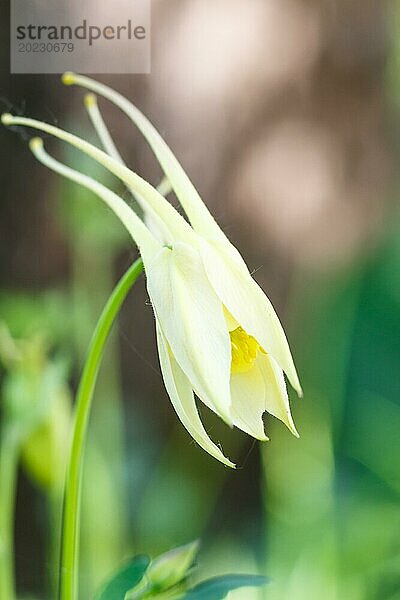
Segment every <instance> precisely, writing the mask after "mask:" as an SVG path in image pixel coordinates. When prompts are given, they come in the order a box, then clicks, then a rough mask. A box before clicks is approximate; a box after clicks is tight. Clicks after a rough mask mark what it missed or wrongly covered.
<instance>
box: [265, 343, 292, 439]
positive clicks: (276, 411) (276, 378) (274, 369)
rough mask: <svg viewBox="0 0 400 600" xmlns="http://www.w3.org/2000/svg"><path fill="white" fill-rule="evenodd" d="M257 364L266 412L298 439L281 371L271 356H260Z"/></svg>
mask: <svg viewBox="0 0 400 600" xmlns="http://www.w3.org/2000/svg"><path fill="white" fill-rule="evenodd" d="M257 363H258V365H259V367H260V370H261V372H262V375H263V377H264V382H265V390H266V394H265V402H266V409H267V411H268V412H269V413H270V414H271V415H273V416H274V417H276V418H277V419H280V420H281V421H282V422H283V423H285V425H287V427H288V428H289V429H290V431H291V432H292V433H293V434H294V435H295V436H296V437H299V434H298V433H297V429H296V426H295V424H294V422H293V418H292V414H291V412H290V406H289V398H288V394H287V389H286V384H285V377H284V375H283V371H282V369H281V368H280V367H279V365H278V363H277V362H276V361H275V360H274V359H273V358H272V356H268V354H260V355H259V356H258V359H257Z"/></svg>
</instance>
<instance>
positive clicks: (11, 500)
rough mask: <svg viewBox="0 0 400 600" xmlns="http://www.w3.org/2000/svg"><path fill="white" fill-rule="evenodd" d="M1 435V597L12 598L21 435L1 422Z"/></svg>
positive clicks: (13, 597) (5, 599) (12, 599)
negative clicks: (15, 509)
mask: <svg viewBox="0 0 400 600" xmlns="http://www.w3.org/2000/svg"><path fill="white" fill-rule="evenodd" d="M0 435H1V441H0V598H2V599H4V600H15V598H16V595H15V581H14V563H13V560H14V557H13V548H14V506H15V491H16V484H17V465H18V453H19V448H20V438H19V436H18V433H17V431H16V429H15V427H13V426H12V425H11V426H9V427H7V426H3V430H2V432H1V434H0Z"/></svg>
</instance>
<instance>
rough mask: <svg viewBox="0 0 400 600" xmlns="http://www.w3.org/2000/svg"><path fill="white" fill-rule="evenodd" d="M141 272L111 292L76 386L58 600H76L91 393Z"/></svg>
mask: <svg viewBox="0 0 400 600" xmlns="http://www.w3.org/2000/svg"><path fill="white" fill-rule="evenodd" d="M142 271H143V262H142V260H141V259H140V258H139V259H138V260H137V261H136V262H135V263H134V264H133V265H132V266H131V267H130V268H129V269H128V271H127V272H126V273H125V275H124V276H123V277H122V278H121V279H120V281H119V282H118V283H117V285H116V287H115V288H114V290H113V292H112V294H111V296H110V297H109V299H108V302H107V304H106V306H105V307H104V309H103V312H102V314H101V316H100V319H99V321H98V323H97V326H96V329H95V331H94V334H93V337H92V340H91V342H90V346H89V351H88V355H87V359H86V362H85V366H84V369H83V373H82V377H81V380H80V382H79V387H78V392H77V397H76V408H75V420H74V427H73V433H72V443H71V450H70V456H69V461H68V466H67V474H66V483H65V495H64V510H63V523H62V542H61V544H62V548H61V568H60V600H77V597H78V567H79V564H78V563H79V531H80V526H79V522H80V501H81V487H82V466H83V453H84V449H85V441H86V433H87V428H88V422H89V415H90V408H91V402H92V397H93V390H94V387H95V384H96V379H97V374H98V371H99V366H100V362H101V359H102V356H103V350H104V346H105V343H106V341H107V337H108V334H109V332H110V330H111V326H112V324H113V322H114V320H115V317H116V316H117V314H118V312H119V309H120V307H121V305H122V303H123V301H124V300H125V298H126V296H127V294H128V292H129V290H130V289H131V287H132V285H133V284H134V283H135V281H136V280H137V279H138V277H139V275H140V274H141V273H142Z"/></svg>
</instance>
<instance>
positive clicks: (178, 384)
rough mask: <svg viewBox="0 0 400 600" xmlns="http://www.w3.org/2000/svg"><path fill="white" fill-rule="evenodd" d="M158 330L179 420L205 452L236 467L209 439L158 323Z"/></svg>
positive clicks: (162, 360) (160, 351)
mask: <svg viewBox="0 0 400 600" xmlns="http://www.w3.org/2000/svg"><path fill="white" fill-rule="evenodd" d="M156 330H157V345H158V354H159V357H160V365H161V371H162V375H163V378H164V383H165V387H166V389H167V392H168V395H169V397H170V399H171V402H172V405H173V407H174V408H175V410H176V413H177V415H178V417H179V419H180V420H181V422H182V424H183V425H184V427H186V429H187V431H188V432H189V433H190V435H191V436H192V438H193V439H194V440H195V441H196V442H197V443H198V444H199V446H201V447H202V448H203V450H205V451H206V452H208V453H209V454H211V456H213V457H214V458H216V459H217V460H219V461H221V462H222V463H224V464H225V465H227V466H228V467H234V466H235V465H234V464H233V463H232V462H231V461H230V460H229V459H228V458H226V457H225V456H224V455H223V454H222V452H221V450H220V449H219V448H218V446H217V445H216V444H214V442H212V441H211V440H210V438H209V437H208V435H207V432H206V430H205V429H204V427H203V424H202V422H201V420H200V417H199V413H198V411H197V407H196V402H195V399H194V395H193V391H192V387H191V385H190V381H189V380H188V378H187V377H186V375H185V374H184V372H183V371H182V369H181V368H180V367H179V365H178V363H177V362H176V360H175V358H174V356H173V354H172V352H171V350H170V349H169V347H168V344H167V341H166V340H165V338H164V336H163V333H162V331H161V329H160V327H159V325H158V323H156Z"/></svg>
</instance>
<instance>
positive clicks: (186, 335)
mask: <svg viewBox="0 0 400 600" xmlns="http://www.w3.org/2000/svg"><path fill="white" fill-rule="evenodd" d="M146 275H147V289H148V292H149V296H150V299H151V302H152V304H153V308H154V312H155V314H156V316H157V318H158V321H159V325H160V327H161V330H162V332H163V334H164V336H165V338H166V340H167V341H168V344H169V346H170V347H171V350H172V352H173V354H174V356H175V358H176V360H177V362H178V364H179V366H180V367H181V369H182V370H183V371H184V373H185V374H186V376H187V377H188V378H189V380H190V382H191V384H192V387H193V389H194V391H195V392H196V394H197V395H198V396H199V398H201V399H202V400H203V399H206V400H207V401H208V402H209V404H210V405H212V406H213V407H214V410H215V411H216V412H217V414H219V415H220V417H221V418H223V419H224V420H225V421H226V422H227V423H228V424H230V425H231V424H232V419H231V416H230V407H231V398H230V388H229V379H230V365H231V348H230V338H229V333H228V330H227V327H226V322H225V317H224V314H223V309H222V304H221V302H220V300H219V299H218V297H217V295H216V294H215V293H214V290H213V289H212V287H211V285H210V283H209V281H208V278H207V275H206V273H205V271H204V266H203V263H202V260H201V257H200V255H199V253H198V252H196V251H195V250H194V249H193V248H192V247H190V246H188V245H186V244H183V243H177V244H175V245H174V246H173V248H166V247H165V248H163V250H162V251H161V252H160V253H159V254H158V256H157V257H156V258H155V259H154V260H153V261H152V262H151V263H150V265H148V266H147V267H146Z"/></svg>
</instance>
